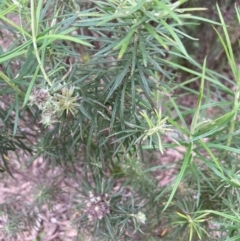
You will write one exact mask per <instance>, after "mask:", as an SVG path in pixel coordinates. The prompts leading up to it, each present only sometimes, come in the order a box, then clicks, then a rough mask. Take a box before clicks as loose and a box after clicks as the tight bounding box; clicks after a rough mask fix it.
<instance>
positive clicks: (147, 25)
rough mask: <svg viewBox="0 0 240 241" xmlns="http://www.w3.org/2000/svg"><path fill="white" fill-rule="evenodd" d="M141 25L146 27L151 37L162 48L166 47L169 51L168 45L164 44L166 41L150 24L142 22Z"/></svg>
mask: <svg viewBox="0 0 240 241" xmlns="http://www.w3.org/2000/svg"><path fill="white" fill-rule="evenodd" d="M143 26H144V27H145V28H146V29H147V31H148V32H149V33H150V34H151V35H152V37H153V38H155V39H156V40H157V41H158V43H159V44H160V45H161V46H162V47H163V48H164V49H166V50H167V51H169V48H168V46H167V45H166V43H165V42H164V41H163V39H162V38H161V37H160V35H158V34H157V33H156V31H155V29H154V28H153V27H152V26H151V25H149V24H147V23H145V24H143Z"/></svg>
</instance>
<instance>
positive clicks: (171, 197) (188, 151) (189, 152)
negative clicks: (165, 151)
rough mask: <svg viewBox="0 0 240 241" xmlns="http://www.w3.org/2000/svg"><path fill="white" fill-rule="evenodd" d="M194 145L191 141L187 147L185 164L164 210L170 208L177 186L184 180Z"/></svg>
mask: <svg viewBox="0 0 240 241" xmlns="http://www.w3.org/2000/svg"><path fill="white" fill-rule="evenodd" d="M192 147H193V144H192V143H190V144H189V145H188V148H187V151H186V154H185V157H184V160H183V164H182V167H181V170H180V172H179V174H178V176H177V179H176V181H175V183H174V186H173V189H172V192H171V194H170V197H169V198H168V201H167V203H166V204H165V206H164V208H163V212H164V211H165V210H166V209H167V208H168V206H169V204H170V203H171V201H172V199H173V197H174V195H175V193H176V191H177V188H178V186H179V184H180V182H181V181H182V179H183V176H184V174H185V172H186V170H187V167H188V165H189V162H190V161H191V159H192Z"/></svg>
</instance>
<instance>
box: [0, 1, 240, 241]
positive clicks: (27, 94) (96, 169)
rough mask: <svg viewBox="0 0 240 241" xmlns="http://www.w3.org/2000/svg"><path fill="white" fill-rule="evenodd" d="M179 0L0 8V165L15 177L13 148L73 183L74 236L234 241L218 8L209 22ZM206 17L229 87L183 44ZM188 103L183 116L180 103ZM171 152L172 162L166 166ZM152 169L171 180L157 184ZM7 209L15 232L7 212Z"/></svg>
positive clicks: (234, 107) (234, 168) (234, 195)
mask: <svg viewBox="0 0 240 241" xmlns="http://www.w3.org/2000/svg"><path fill="white" fill-rule="evenodd" d="M185 2H186V1H185V0H179V1H175V2H174V3H173V1H170V0H161V1H160V0H138V1H137V0H121V1H117V0H116V1H115V0H106V1H93V2H89V3H86V2H79V1H77V0H76V1H75V0H68V1H60V0H59V1H54V2H53V1H51V0H47V1H42V0H40V1H33V0H31V1H26V0H25V1H8V0H6V1H4V2H3V3H1V7H2V8H1V9H2V10H1V12H0V20H1V29H3V30H1V31H5V33H7V34H10V35H11V36H12V40H11V41H10V43H9V44H8V46H7V47H5V50H4V49H3V48H0V51H1V52H0V53H1V57H0V65H1V66H0V67H1V70H0V85H1V90H0V94H1V99H0V100H1V102H2V103H3V105H2V106H3V107H2V109H0V118H1V119H0V120H1V123H0V124H1V128H3V130H4V131H2V132H1V133H0V142H1V143H2V145H1V146H0V151H1V155H2V161H3V163H1V166H0V167H1V170H2V171H3V172H4V171H5V170H6V171H7V172H8V173H10V174H11V175H13V177H14V173H12V172H11V163H10V161H9V160H10V157H9V156H10V151H15V155H17V156H18V155H19V151H18V150H19V149H22V150H24V151H26V152H28V153H32V156H31V158H29V160H27V161H28V164H29V165H30V164H31V163H33V162H34V161H35V159H36V158H38V157H40V156H41V157H43V158H44V161H45V162H48V164H49V168H52V169H55V168H56V167H57V166H61V168H62V169H63V170H64V174H65V175H66V176H67V175H72V176H73V177H74V178H75V180H76V182H78V183H79V188H77V189H76V193H75V198H74V201H73V203H72V206H71V210H72V212H73V215H72V222H73V224H74V225H76V227H77V228H78V229H79V233H80V234H81V236H82V237H79V239H80V240H81V238H85V239H87V237H89V236H91V237H92V239H91V240H155V239H157V236H164V239H165V240H172V238H173V236H174V235H176V234H177V235H178V236H177V237H179V239H178V240H184V239H185V240H186V239H188V240H190V241H193V240H199V239H202V240H213V239H214V238H216V237H215V236H216V235H214V234H213V228H212V226H211V225H213V224H216V226H217V228H216V229H218V230H217V231H218V232H219V233H221V238H223V239H224V238H225V240H226V239H227V238H228V240H237V238H238V237H239V234H238V228H237V226H238V224H239V217H238V206H237V204H238V202H239V198H238V197H239V195H238V188H239V180H238V179H239V177H238V155H239V148H238V134H239V132H238V126H239V124H238V121H237V119H238V109H239V106H240V103H239V91H240V86H239V81H240V78H239V73H240V72H239V68H238V62H237V61H238V60H237V59H236V58H235V57H234V54H233V50H232V46H231V42H230V40H229V34H228V31H227V27H226V24H225V22H224V19H223V17H222V15H221V11H220V9H219V8H217V9H218V14H219V17H220V23H216V22H214V21H211V20H207V19H202V18H200V17H197V16H195V15H194V14H195V12H196V11H199V10H204V8H194V7H192V8H183V7H182V5H183V4H184V3H185ZM235 8H236V14H237V18H238V21H239V23H240V17H239V16H240V12H239V8H238V7H237V5H236V6H235ZM190 13H192V14H190ZM9 14H13V15H14V16H19V22H18V23H15V22H14V21H13V20H11V18H9V17H8V16H9ZM203 20H204V21H205V22H206V23H208V24H214V25H218V27H219V26H220V27H222V28H223V33H224V35H221V34H220V33H219V31H217V30H216V34H217V35H218V37H219V39H220V42H221V44H222V46H223V49H224V51H225V53H226V55H227V59H228V61H229V65H230V69H231V72H232V74H233V78H234V80H232V79H230V78H228V77H223V76H221V75H220V74H218V73H217V72H215V71H213V70H210V69H208V68H207V66H206V62H207V57H206V58H205V59H204V60H203V64H199V63H197V61H196V60H194V58H193V57H191V56H190V55H189V53H188V51H187V46H184V44H183V41H182V39H183V38H189V39H191V40H193V38H192V37H191V36H189V35H188V34H187V33H186V32H185V29H184V26H188V25H189V24H191V22H190V21H203ZM179 59H180V60H184V61H187V62H188V63H189V64H190V65H192V66H193V67H194V68H188V67H185V66H182V65H180V64H179V62H181V61H179ZM183 72H186V73H188V74H189V75H188V79H186V80H185V79H181V73H183ZM223 81H224V82H225V83H227V84H228V85H225V84H223V83H222V82H223ZM234 81H235V82H234ZM193 84H196V85H195V87H196V88H195V89H194V88H191V85H193ZM229 85H230V87H229ZM188 94H191V95H192V96H194V97H193V98H194V101H195V102H196V103H195V105H194V106H192V107H189V106H184V105H183V104H181V98H182V97H184V95H188ZM223 95H226V96H227V97H226V98H224V97H223ZM7 98H9V100H8V99H7ZM213 109H216V110H217V111H216V112H214V113H211V114H209V111H211V110H213ZM22 127H24V128H22ZM35 127H36V128H35ZM36 129H37V131H36ZM23 139H24V140H23ZM30 143H31V144H30ZM168 150H170V151H172V152H173V150H174V151H175V152H177V153H178V158H175V159H174V161H173V162H171V161H170V160H168V161H167V162H166V163H164V162H162V159H164V157H165V155H166V153H167V151H168ZM156 160H157V161H156ZM77 168H80V169H81V173H82V174H81V178H80V179H78V178H77V177H76V176H74V173H75V172H76V170H77ZM171 171H173V172H171ZM158 172H163V174H164V175H169V173H170V172H171V175H173V178H172V177H170V178H169V179H168V181H167V185H166V184H164V185H163V184H161V181H160V183H159V180H157V178H156V176H157V175H158V174H157V173H158ZM48 181H49V182H48V183H46V184H44V185H39V186H38V187H35V188H34V192H33V195H34V199H33V200H34V201H33V203H32V205H33V206H36V207H38V211H39V212H41V207H42V206H43V205H44V204H48V206H49V207H51V208H53V205H54V204H52V202H53V200H54V199H55V198H57V196H58V194H59V193H61V190H60V187H58V186H57V184H55V182H53V180H48ZM29 210H32V206H31V205H30V206H29ZM29 212H30V211H29ZM5 213H6V214H7V215H8V220H10V221H11V220H14V222H11V225H10V227H13V228H12V230H13V231H12V233H17V231H18V230H17V229H16V230H15V229H14V228H16V226H17V222H18V221H19V218H18V216H17V214H16V213H13V215H10V210H7V211H6V210H5ZM2 214H3V215H4V208H3V212H2ZM14 215H15V216H16V219H14ZM24 217H25V216H24ZM11 218H12V219H11ZM224 225H225V226H224ZM6 227H8V226H6ZM161 227H163V230H161V229H162V228H161ZM8 230H10V229H8ZM20 231H21V230H20ZM157 233H158V234H159V235H157ZM84 235H85V236H84ZM79 236H80V235H79ZM234 238H235V239H234ZM76 239H78V238H77V237H76Z"/></svg>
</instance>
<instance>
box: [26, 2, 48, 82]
mask: <svg viewBox="0 0 240 241" xmlns="http://www.w3.org/2000/svg"><path fill="white" fill-rule="evenodd" d="M31 19H32V25H31V27H32V41H33V47H34V50H35V54H36V58H37V61H38V64H39V67H40V69H41V71H42V73H43V76H44V78H45V80H46V81H47V83H48V84H49V85H50V86H52V82H51V81H50V79H49V78H48V76H47V74H46V72H45V69H44V67H43V65H42V62H41V59H40V56H39V53H38V48H37V37H36V35H37V28H38V26H36V25H37V24H36V19H35V6H34V0H31Z"/></svg>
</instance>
